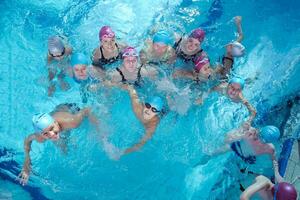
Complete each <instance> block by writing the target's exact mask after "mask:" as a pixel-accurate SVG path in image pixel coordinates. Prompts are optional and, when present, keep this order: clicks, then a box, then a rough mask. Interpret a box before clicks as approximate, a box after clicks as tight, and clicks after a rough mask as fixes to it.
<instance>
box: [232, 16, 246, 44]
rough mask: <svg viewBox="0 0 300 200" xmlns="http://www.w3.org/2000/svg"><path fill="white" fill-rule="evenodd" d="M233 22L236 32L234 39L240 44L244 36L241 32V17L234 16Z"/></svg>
mask: <svg viewBox="0 0 300 200" xmlns="http://www.w3.org/2000/svg"><path fill="white" fill-rule="evenodd" d="M234 22H235V24H236V28H237V32H238V37H237V39H236V41H237V42H241V41H242V40H243V39H244V34H243V30H242V24H241V22H242V17H241V16H236V17H234Z"/></svg>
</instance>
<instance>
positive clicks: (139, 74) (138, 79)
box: [137, 64, 144, 82]
mask: <svg viewBox="0 0 300 200" xmlns="http://www.w3.org/2000/svg"><path fill="white" fill-rule="evenodd" d="M143 66H144V64H142V65H141V66H140V67H139V70H138V73H137V81H138V82H140V80H141V78H142V75H141V70H142V67H143Z"/></svg>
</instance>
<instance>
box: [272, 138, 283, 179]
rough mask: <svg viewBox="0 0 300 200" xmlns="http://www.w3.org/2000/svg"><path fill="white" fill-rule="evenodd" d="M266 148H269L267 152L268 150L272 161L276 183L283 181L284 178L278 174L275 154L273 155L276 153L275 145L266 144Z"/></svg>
mask: <svg viewBox="0 0 300 200" xmlns="http://www.w3.org/2000/svg"><path fill="white" fill-rule="evenodd" d="M268 148H269V149H270V150H269V152H270V156H271V159H272V161H273V170H274V175H275V181H276V182H277V183H280V182H283V181H284V179H283V177H282V176H281V175H280V174H279V168H278V162H277V159H276V156H275V155H276V153H275V147H274V145H273V144H268Z"/></svg>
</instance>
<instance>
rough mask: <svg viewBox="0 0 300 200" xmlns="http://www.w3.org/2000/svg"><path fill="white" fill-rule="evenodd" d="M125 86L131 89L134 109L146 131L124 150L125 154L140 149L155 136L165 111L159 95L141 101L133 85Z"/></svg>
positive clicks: (130, 93)
mask: <svg viewBox="0 0 300 200" xmlns="http://www.w3.org/2000/svg"><path fill="white" fill-rule="evenodd" d="M123 88H125V89H127V90H128V91H129V95H130V98H131V103H132V108H133V111H134V113H135V115H136V117H137V118H138V119H139V120H140V122H141V123H142V124H143V125H144V128H145V131H146V133H145V134H144V136H143V138H142V139H141V140H140V141H139V142H138V143H136V144H135V145H133V146H132V147H130V148H127V149H126V150H125V151H124V154H128V153H131V152H134V151H137V150H139V149H140V148H141V147H142V146H144V144H145V143H146V142H147V141H148V140H150V139H151V137H152V136H153V134H154V132H155V129H156V127H157V125H158V124H159V121H160V118H159V114H162V112H163V100H162V98H160V97H158V96H154V97H152V98H151V99H150V101H148V102H145V103H141V102H140V99H139V97H138V94H137V92H136V90H135V89H134V88H133V86H132V85H124V86H123Z"/></svg>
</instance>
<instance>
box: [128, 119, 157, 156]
mask: <svg viewBox="0 0 300 200" xmlns="http://www.w3.org/2000/svg"><path fill="white" fill-rule="evenodd" d="M157 124H158V121H157V122H156V123H155V124H153V126H151V127H149V128H147V129H146V133H145V135H144V136H143V138H142V139H141V140H140V141H139V142H138V143H137V144H135V145H133V146H132V147H130V148H128V149H126V150H125V152H124V154H128V153H131V152H134V151H138V150H139V149H140V148H141V147H142V146H144V145H145V143H146V142H147V141H148V140H150V139H151V138H152V136H153V134H154V132H155V129H156V127H157Z"/></svg>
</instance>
